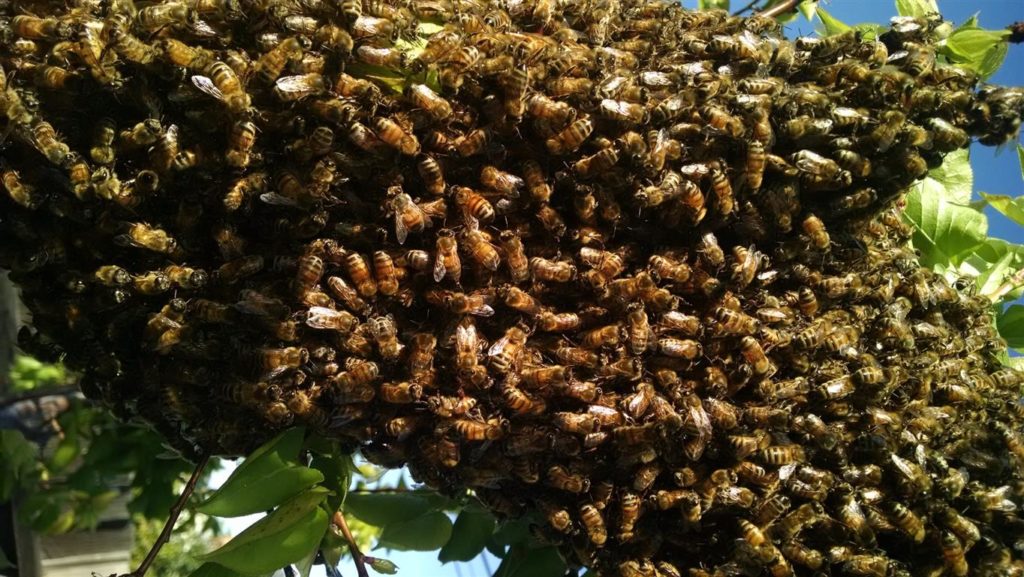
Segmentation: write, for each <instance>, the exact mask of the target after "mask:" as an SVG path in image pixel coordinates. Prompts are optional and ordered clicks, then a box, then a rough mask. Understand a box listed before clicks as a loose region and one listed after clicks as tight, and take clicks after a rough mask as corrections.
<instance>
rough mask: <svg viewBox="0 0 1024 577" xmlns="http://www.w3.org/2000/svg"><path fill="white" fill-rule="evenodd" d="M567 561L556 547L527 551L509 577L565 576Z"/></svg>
mask: <svg viewBox="0 0 1024 577" xmlns="http://www.w3.org/2000/svg"><path fill="white" fill-rule="evenodd" d="M566 568H567V567H566V564H565V560H564V559H562V555H561V554H560V553H559V552H558V549H557V548H555V547H544V548H543V549H532V550H530V551H527V552H526V553H525V554H524V555H523V558H522V560H521V562H520V563H518V564H516V565H515V566H514V567H513V568H512V570H511V571H509V573H508V577H560V576H561V575H565V570H566Z"/></svg>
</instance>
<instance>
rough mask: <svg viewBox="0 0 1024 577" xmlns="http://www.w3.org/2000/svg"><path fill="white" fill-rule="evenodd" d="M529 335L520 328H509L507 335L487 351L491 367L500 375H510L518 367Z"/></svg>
mask: <svg viewBox="0 0 1024 577" xmlns="http://www.w3.org/2000/svg"><path fill="white" fill-rule="evenodd" d="M526 337H527V333H526V331H524V330H523V329H522V328H520V327H518V326H512V327H509V328H508V329H507V330H506V331H505V335H504V336H502V337H501V338H500V339H498V340H497V341H495V343H494V344H493V345H491V348H490V349H488V351H487V356H488V358H489V359H490V362H491V366H492V367H494V369H495V370H496V371H498V372H499V373H508V372H509V370H510V369H511V368H512V367H513V366H517V365H518V362H519V358H520V356H521V355H522V353H523V347H525V346H526Z"/></svg>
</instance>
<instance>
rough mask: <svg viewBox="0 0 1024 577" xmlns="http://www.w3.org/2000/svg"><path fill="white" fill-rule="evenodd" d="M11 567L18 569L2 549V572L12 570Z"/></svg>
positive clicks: (0, 551)
mask: <svg viewBox="0 0 1024 577" xmlns="http://www.w3.org/2000/svg"><path fill="white" fill-rule="evenodd" d="M11 567H17V565H15V564H14V563H11V560H10V559H8V558H7V554H6V553H4V550H3V549H0V570H3V569H10V568H11Z"/></svg>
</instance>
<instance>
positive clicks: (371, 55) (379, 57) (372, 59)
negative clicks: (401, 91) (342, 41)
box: [353, 30, 408, 70]
mask: <svg viewBox="0 0 1024 577" xmlns="http://www.w3.org/2000/svg"><path fill="white" fill-rule="evenodd" d="M353 32H355V31H354V30H353ZM353 39H356V40H358V34H353ZM355 56H356V58H358V59H359V61H360V62H362V63H364V64H369V65H371V66H380V67H382V68H391V69H392V70H404V69H405V68H406V67H407V66H408V57H407V56H406V54H405V52H402V51H401V50H398V49H395V48H376V47H373V46H369V45H365V44H364V45H361V46H358V47H357V48H356V51H355Z"/></svg>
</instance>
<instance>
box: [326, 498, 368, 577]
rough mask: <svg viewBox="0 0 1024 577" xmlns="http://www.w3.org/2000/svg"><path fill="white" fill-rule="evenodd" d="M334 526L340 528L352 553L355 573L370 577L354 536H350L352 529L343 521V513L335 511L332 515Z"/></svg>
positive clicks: (360, 576)
mask: <svg viewBox="0 0 1024 577" xmlns="http://www.w3.org/2000/svg"><path fill="white" fill-rule="evenodd" d="M331 522H332V523H334V525H335V526H336V527H338V528H339V529H341V534H342V535H343V536H344V537H345V540H346V541H348V549H349V552H350V553H352V560H353V561H355V564H356V573H357V574H358V575H359V577H370V574H369V573H368V572H367V571H366V563H364V562H363V554H362V552H360V551H359V545H358V544H357V543H356V538H355V537H353V536H352V531H350V530H349V528H348V523H346V522H345V515H343V514H342V513H341V511H335V512H334V517H333V518H332V519H331Z"/></svg>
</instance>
